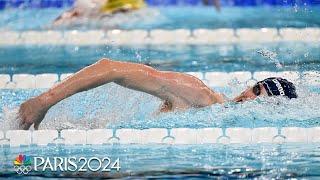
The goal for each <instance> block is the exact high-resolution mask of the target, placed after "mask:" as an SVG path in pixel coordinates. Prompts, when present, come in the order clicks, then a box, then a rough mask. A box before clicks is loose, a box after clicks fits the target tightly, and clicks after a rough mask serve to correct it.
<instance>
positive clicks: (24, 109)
mask: <svg viewBox="0 0 320 180" xmlns="http://www.w3.org/2000/svg"><path fill="white" fill-rule="evenodd" d="M110 82H114V83H116V84H118V85H121V86H123V87H125V88H129V89H134V90H137V91H141V92H145V93H148V94H151V95H153V96H156V97H158V98H160V99H161V100H163V104H162V106H161V107H160V112H168V111H173V110H184V109H188V108H201V107H206V106H210V105H212V104H216V103H219V104H222V103H224V102H225V101H226V99H225V98H224V97H225V96H224V95H223V94H221V93H218V92H215V91H213V90H212V89H210V88H209V87H208V86H206V85H205V84H204V83H203V82H202V81H201V80H199V79H198V78H196V77H194V76H191V75H188V74H184V73H178V72H170V71H158V70H156V69H154V68H152V67H149V66H146V65H143V64H136V63H129V62H119V61H112V60H109V59H101V60H99V61H98V62H97V63H95V64H92V65H90V66H88V67H86V68H84V69H82V70H80V71H79V72H77V73H75V74H74V75H72V76H70V77H68V78H67V79H65V80H63V81H62V82H60V83H58V84H57V85H55V86H54V87H52V88H51V89H49V90H48V91H46V92H44V93H42V94H40V95H39V96H37V97H33V98H31V99H29V100H27V101H26V102H24V103H22V104H21V106H20V109H19V114H18V116H19V119H20V124H19V127H20V128H21V129H29V128H30V126H31V125H32V124H34V128H35V129H38V128H39V125H40V123H41V121H42V120H43V118H44V117H45V115H46V113H47V111H48V110H49V109H50V108H51V107H52V106H54V105H55V104H57V103H58V102H60V101H62V100H63V99H66V98H68V97H70V96H72V95H74V94H76V93H79V92H82V91H87V90H90V89H93V88H95V87H98V86H101V85H104V84H107V83H110ZM260 88H261V95H266V94H267V93H266V91H265V89H264V87H263V86H262V85H260ZM256 97H257V96H256V95H254V93H253V91H252V88H248V89H247V90H245V91H244V92H243V93H241V94H240V95H239V96H238V97H236V98H235V99H234V101H235V102H243V101H246V100H252V99H255V98H256Z"/></svg>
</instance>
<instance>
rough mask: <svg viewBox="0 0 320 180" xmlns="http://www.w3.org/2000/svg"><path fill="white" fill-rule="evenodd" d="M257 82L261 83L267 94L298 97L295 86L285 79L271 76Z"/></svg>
mask: <svg viewBox="0 0 320 180" xmlns="http://www.w3.org/2000/svg"><path fill="white" fill-rule="evenodd" d="M258 83H261V84H262V85H263V87H264V88H265V89H266V91H267V93H268V95H269V96H286V97H288V98H290V99H291V98H297V97H298V96H297V93H296V88H295V86H294V85H293V83H292V82H289V81H288V80H286V79H283V78H279V77H271V78H267V79H265V80H262V81H259V82H258Z"/></svg>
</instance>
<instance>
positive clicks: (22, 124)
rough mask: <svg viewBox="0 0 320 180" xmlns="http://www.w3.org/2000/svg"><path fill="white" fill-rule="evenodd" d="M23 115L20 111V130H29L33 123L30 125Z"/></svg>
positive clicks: (18, 118)
mask: <svg viewBox="0 0 320 180" xmlns="http://www.w3.org/2000/svg"><path fill="white" fill-rule="evenodd" d="M24 117H25V116H24V115H23V112H22V111H21V109H19V112H18V117H17V120H18V121H19V129H23V130H28V129H29V128H30V126H31V125H32V123H28V122H27V121H26V120H25V118H24Z"/></svg>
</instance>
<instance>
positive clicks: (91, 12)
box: [53, 0, 146, 25]
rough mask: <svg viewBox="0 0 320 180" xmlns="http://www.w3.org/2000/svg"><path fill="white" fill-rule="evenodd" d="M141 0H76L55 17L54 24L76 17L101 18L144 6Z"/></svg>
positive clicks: (72, 19)
mask: <svg viewBox="0 0 320 180" xmlns="http://www.w3.org/2000/svg"><path fill="white" fill-rule="evenodd" d="M145 6H146V5H145V3H144V1H143V0H77V1H76V2H75V4H74V6H73V8H71V9H70V10H68V11H66V12H64V13H63V14H62V15H60V16H59V17H58V18H56V19H55V21H54V23H53V24H54V25H61V24H64V23H69V22H72V21H74V20H77V19H78V18H102V17H103V16H106V15H110V14H114V13H117V12H128V11H133V10H138V9H141V8H143V7H145Z"/></svg>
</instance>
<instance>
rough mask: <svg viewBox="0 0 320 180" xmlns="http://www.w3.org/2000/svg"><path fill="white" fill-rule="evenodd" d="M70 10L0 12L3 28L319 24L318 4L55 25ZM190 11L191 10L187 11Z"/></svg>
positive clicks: (165, 10) (174, 10) (165, 11)
mask: <svg viewBox="0 0 320 180" xmlns="http://www.w3.org/2000/svg"><path fill="white" fill-rule="evenodd" d="M65 10H67V9H63V8H62V9H60V8H59V9H21V8H19V9H5V10H3V11H0V27H1V28H0V30H1V29H5V30H8V29H9V30H43V29H52V28H53V29H65V28H66V29H74V28H76V29H80V30H85V29H97V28H104V29H110V28H119V29H157V28H158V29H179V28H186V29H197V28H208V29H214V28H262V27H274V28H280V27H296V28H305V27H318V26H319V25H320V19H319V18H318V17H319V16H320V7H319V6H303V5H302V6H294V7H291V6H288V7H277V6H275V7H268V6H266V7H264V6H260V7H241V8H240V7H223V10H222V11H221V12H220V13H218V12H216V11H215V10H214V8H213V7H203V6H195V7H188V6H182V7H179V6H176V7H160V8H156V9H155V8H147V9H144V10H141V11H136V12H132V13H129V14H126V15H123V14H117V15H115V16H111V17H105V18H103V19H102V20H101V19H98V20H94V19H93V20H90V21H88V20H86V19H83V20H79V21H76V22H74V23H72V24H71V25H67V26H60V27H54V26H53V25H52V22H53V20H54V19H55V18H57V17H58V16H59V15H60V14H61V13H62V12H64V11H65ZM186 12H188V13H186Z"/></svg>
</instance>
